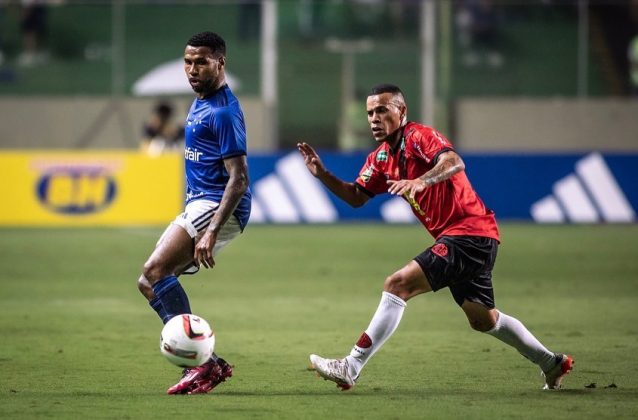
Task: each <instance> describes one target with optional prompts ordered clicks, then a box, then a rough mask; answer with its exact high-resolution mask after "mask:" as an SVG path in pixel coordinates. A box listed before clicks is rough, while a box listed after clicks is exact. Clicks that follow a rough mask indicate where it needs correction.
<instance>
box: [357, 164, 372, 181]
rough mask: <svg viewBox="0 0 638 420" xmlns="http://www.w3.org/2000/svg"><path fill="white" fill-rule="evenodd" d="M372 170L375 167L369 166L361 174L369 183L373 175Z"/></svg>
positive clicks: (362, 178) (363, 179)
mask: <svg viewBox="0 0 638 420" xmlns="http://www.w3.org/2000/svg"><path fill="white" fill-rule="evenodd" d="M372 170H373V167H372V166H369V167H367V168H366V169H365V170H364V171H363V172H361V175H359V177H360V178H361V180H362V181H363V182H365V183H367V182H368V181H370V177H371V176H372Z"/></svg>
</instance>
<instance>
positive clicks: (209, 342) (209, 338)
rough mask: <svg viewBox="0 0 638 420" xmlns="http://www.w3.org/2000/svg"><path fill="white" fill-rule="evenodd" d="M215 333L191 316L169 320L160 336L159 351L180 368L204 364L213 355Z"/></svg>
mask: <svg viewBox="0 0 638 420" xmlns="http://www.w3.org/2000/svg"><path fill="white" fill-rule="evenodd" d="M214 347H215V333H214V332H213V330H212V328H211V327H210V325H209V324H208V322H206V320H205V319H204V318H201V317H199V316H197V315H193V314H182V315H177V316H174V317H173V318H171V320H170V321H168V322H167V323H166V325H164V329H162V335H161V336H160V351H161V352H162V354H163V355H164V357H166V358H167V359H168V361H169V362H171V363H173V364H175V365H177V366H180V367H194V366H200V365H202V364H204V363H205V362H206V361H207V360H208V359H209V358H210V356H211V354H212V353H213V349H214Z"/></svg>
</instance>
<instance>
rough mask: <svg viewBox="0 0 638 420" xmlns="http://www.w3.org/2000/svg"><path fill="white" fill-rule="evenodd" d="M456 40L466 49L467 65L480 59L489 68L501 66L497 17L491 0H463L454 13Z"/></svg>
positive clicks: (473, 64) (474, 63) (471, 65)
mask: <svg viewBox="0 0 638 420" xmlns="http://www.w3.org/2000/svg"><path fill="white" fill-rule="evenodd" d="M456 24H457V27H458V29H459V42H460V44H461V46H462V47H463V48H464V49H465V53H464V55H463V58H462V60H463V64H464V65H465V66H468V67H473V66H476V65H479V64H480V63H481V62H482V61H484V62H486V63H487V64H488V65H489V66H490V67H494V68H498V67H501V66H502V65H503V54H502V53H501V52H500V51H499V45H498V43H499V35H500V34H499V28H498V16H497V14H496V11H495V8H494V4H493V3H492V1H491V0H462V1H461V2H460V4H459V6H458V9H457V12H456Z"/></svg>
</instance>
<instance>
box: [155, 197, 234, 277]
mask: <svg viewBox="0 0 638 420" xmlns="http://www.w3.org/2000/svg"><path fill="white" fill-rule="evenodd" d="M217 207H219V203H216V202H215V201H210V200H196V201H191V202H190V203H188V204H187V205H186V208H185V209H184V212H183V213H182V214H180V215H179V216H177V217H176V218H175V220H173V221H172V222H171V224H174V225H178V226H181V227H182V228H184V230H185V231H186V232H188V234H189V235H190V237H191V238H193V240H194V241H195V243H197V241H198V240H199V238H201V237H202V235H203V234H204V231H205V230H206V228H208V225H209V224H210V220H211V219H212V218H213V215H214V214H215V211H216V210H217ZM169 228H170V226H169V227H167V228H166V230H165V231H164V233H163V234H162V236H161V237H160V239H159V241H158V243H160V242H161V241H162V239H164V235H166V232H168V229H169ZM240 233H241V226H240V225H239V221H238V220H237V218H236V217H235V216H234V215H231V216H230V218H229V219H228V221H227V222H226V223H225V224H224V226H222V228H221V230H220V231H219V233H218V234H217V242H215V246H214V247H213V256H215V255H217V253H218V252H219V251H221V250H222V249H223V248H224V247H225V246H226V245H228V244H229V243H230V242H231V241H232V240H233V239H235V238H236V237H237V236H238V235H239V234H240ZM197 271H199V268H198V267H197V266H196V265H194V264H193V265H191V266H189V267H188V268H187V269H186V270H184V272H183V273H182V274H194V273H196V272H197Z"/></svg>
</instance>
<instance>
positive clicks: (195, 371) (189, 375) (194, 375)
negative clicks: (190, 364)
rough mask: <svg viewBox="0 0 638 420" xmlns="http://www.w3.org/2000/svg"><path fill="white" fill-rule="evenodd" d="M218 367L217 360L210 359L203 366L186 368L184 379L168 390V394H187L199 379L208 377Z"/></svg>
mask: <svg viewBox="0 0 638 420" xmlns="http://www.w3.org/2000/svg"><path fill="white" fill-rule="evenodd" d="M215 367H217V365H216V364H215V362H213V361H212V360H209V361H208V362H206V363H204V364H203V365H201V366H197V367H194V368H190V369H184V374H183V375H182V379H180V381H179V382H178V383H176V384H175V385H173V386H172V387H170V388H168V389H167V390H166V393H167V394H171V395H173V394H186V393H187V392H188V391H189V389H190V388H192V387H193V385H195V383H196V382H197V381H198V380H201V379H204V378H206V377H207V376H208V375H209V374H210V372H211V371H212V370H213V369H214V368H215Z"/></svg>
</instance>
